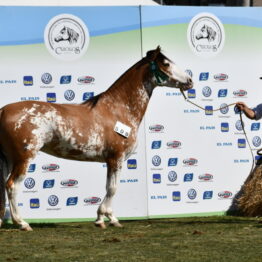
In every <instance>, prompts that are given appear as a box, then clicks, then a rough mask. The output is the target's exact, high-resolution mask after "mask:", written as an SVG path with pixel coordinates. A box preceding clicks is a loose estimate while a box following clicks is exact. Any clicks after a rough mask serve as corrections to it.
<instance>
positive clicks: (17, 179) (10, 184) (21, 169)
mask: <svg viewBox="0 0 262 262" xmlns="http://www.w3.org/2000/svg"><path fill="white" fill-rule="evenodd" d="M28 164H29V161H28V160H27V161H24V162H20V163H19V164H15V165H14V168H13V170H12V172H11V175H10V176H9V178H8V180H7V182H6V190H7V195H8V199H9V205H10V213H11V217H12V220H13V223H14V224H17V225H19V227H20V229H22V230H25V231H31V230H32V228H31V227H30V226H29V224H28V223H27V222H25V221H24V220H23V219H22V218H21V216H20V215H19V211H18V206H17V201H16V196H17V192H18V187H19V185H20V183H21V182H22V181H23V179H24V177H25V175H26V171H27V167H28Z"/></svg>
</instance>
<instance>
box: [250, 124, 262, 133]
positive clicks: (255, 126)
mask: <svg viewBox="0 0 262 262" xmlns="http://www.w3.org/2000/svg"><path fill="white" fill-rule="evenodd" d="M259 129H260V123H252V125H251V131H258V130H259Z"/></svg>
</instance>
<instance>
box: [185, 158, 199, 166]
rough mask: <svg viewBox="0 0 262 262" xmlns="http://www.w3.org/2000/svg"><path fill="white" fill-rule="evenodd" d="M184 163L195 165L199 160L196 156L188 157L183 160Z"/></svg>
mask: <svg viewBox="0 0 262 262" xmlns="http://www.w3.org/2000/svg"><path fill="white" fill-rule="evenodd" d="M183 163H184V165H186V166H195V165H196V164H197V163H198V160H197V159H195V158H186V159H184V160H183Z"/></svg>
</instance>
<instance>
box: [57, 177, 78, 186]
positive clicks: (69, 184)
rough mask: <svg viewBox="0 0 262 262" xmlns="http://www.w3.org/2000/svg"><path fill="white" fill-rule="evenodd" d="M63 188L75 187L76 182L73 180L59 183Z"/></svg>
mask: <svg viewBox="0 0 262 262" xmlns="http://www.w3.org/2000/svg"><path fill="white" fill-rule="evenodd" d="M60 184H61V185H62V186H63V187H75V186H77V185H78V181H77V180H75V179H65V180H62V181H61V182H60Z"/></svg>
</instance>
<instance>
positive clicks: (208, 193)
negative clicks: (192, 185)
mask: <svg viewBox="0 0 262 262" xmlns="http://www.w3.org/2000/svg"><path fill="white" fill-rule="evenodd" d="M212 197H213V191H205V192H204V193H203V199H204V200H205V199H212Z"/></svg>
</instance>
